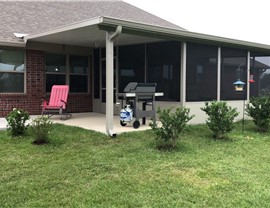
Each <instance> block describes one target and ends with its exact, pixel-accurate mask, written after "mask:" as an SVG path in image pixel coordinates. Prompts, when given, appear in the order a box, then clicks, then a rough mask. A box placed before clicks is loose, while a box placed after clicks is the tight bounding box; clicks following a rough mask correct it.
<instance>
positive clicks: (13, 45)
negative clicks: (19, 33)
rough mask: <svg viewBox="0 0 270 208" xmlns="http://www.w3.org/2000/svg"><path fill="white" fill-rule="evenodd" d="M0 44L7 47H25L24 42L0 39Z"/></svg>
mask: <svg viewBox="0 0 270 208" xmlns="http://www.w3.org/2000/svg"><path fill="white" fill-rule="evenodd" d="M1 46H7V47H18V48H25V47H26V45H25V43H24V42H21V43H20V42H11V41H8V42H7V41H5V42H3V41H0V47H1Z"/></svg>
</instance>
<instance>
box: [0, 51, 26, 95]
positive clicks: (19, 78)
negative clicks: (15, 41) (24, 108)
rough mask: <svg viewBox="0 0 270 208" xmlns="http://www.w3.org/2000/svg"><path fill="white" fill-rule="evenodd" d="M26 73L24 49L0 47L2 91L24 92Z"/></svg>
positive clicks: (0, 83) (0, 90) (0, 89)
mask: <svg viewBox="0 0 270 208" xmlns="http://www.w3.org/2000/svg"><path fill="white" fill-rule="evenodd" d="M24 74H25V67H24V51H13V50H3V49H0V93H23V92H24Z"/></svg>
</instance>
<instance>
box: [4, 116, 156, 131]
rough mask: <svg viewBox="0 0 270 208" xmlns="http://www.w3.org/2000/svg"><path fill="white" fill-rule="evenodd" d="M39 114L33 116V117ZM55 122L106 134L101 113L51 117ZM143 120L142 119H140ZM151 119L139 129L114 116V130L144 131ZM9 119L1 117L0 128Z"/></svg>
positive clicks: (104, 122) (104, 120)
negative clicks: (68, 117)
mask: <svg viewBox="0 0 270 208" xmlns="http://www.w3.org/2000/svg"><path fill="white" fill-rule="evenodd" d="M35 117H37V116H31V119H33V118H35ZM51 119H52V121H53V122H54V123H61V124H65V125H69V126H78V127H81V128H84V129H88V130H94V131H98V132H101V133H105V134H106V116H105V114H100V113H73V114H72V117H71V118H70V119H68V120H61V119H60V116H58V115H57V116H53V117H51ZM140 122H141V121H140ZM150 122H151V121H150V120H148V121H146V125H142V124H141V126H140V128H138V129H134V128H133V126H132V123H129V124H127V126H125V127H122V126H121V125H120V121H119V116H114V131H115V133H116V134H119V133H123V132H131V131H142V130H146V129H150V127H149V123H150ZM6 126H7V121H6V119H5V118H0V130H1V129H6Z"/></svg>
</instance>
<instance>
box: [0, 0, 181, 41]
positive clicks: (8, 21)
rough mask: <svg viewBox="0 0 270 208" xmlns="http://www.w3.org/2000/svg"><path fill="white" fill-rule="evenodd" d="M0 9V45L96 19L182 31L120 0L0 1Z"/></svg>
mask: <svg viewBox="0 0 270 208" xmlns="http://www.w3.org/2000/svg"><path fill="white" fill-rule="evenodd" d="M0 8H1V10H0V22H1V24H0V42H1V41H2V42H18V41H20V40H18V38H16V37H15V36H14V34H13V33H26V34H29V35H31V34H37V33H41V32H44V31H48V30H53V29H55V28H58V27H62V26H66V25H69V24H72V23H76V22H81V21H85V20H88V19H92V18H94V17H99V16H107V17H112V18H117V19H123V20H129V21H134V22H140V23H144V24H149V25H155V26H161V27H166V28H173V29H180V30H184V29H183V28H181V27H179V26H177V25H174V24H172V23H170V22H168V21H166V20H164V19H161V18H159V17H157V16H155V15H152V14H150V13H148V12H146V11H143V10H141V9H138V8H137V7H135V6H132V5H130V4H128V3H126V2H123V1H121V0H17V1H14V0H9V1H3V0H2V1H0Z"/></svg>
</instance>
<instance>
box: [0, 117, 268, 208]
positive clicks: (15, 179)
mask: <svg viewBox="0 0 270 208" xmlns="http://www.w3.org/2000/svg"><path fill="white" fill-rule="evenodd" d="M153 138H154V137H153V134H152V132H151V131H143V132H136V133H125V134H121V135H118V136H117V138H116V139H111V138H108V137H106V136H105V135H103V134H100V133H96V132H93V131H87V130H83V129H80V128H76V127H67V126H63V125H54V128H53V131H52V132H51V134H50V140H51V142H50V143H49V144H46V145H40V146H36V145H32V144H31V143H32V141H33V139H32V138H31V135H30V132H27V135H26V136H24V137H15V138H12V137H10V136H9V134H8V132H6V131H1V132H0V170H1V171H0V207H1V208H4V207H12V208H15V207H20V208H23V207H27V208H28V207H106V208H107V207H155V208H157V207H162V208H163V207H260V208H261V207H269V204H270V186H269V181H270V174H269V172H270V164H269V161H270V154H269V149H270V136H269V133H268V134H259V133H257V132H256V130H255V127H254V125H253V124H252V123H251V122H247V123H246V125H245V131H244V133H242V131H241V123H237V124H236V129H235V130H234V131H233V132H232V133H231V134H230V138H231V139H230V140H214V139H212V138H211V132H210V131H209V130H208V128H207V127H206V126H205V125H196V126H189V127H187V128H186V129H185V131H184V132H183V134H182V137H181V140H180V141H179V143H178V148H177V149H176V150H175V151H171V152H170V151H159V150H157V149H156V148H155V141H154V139H153Z"/></svg>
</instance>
